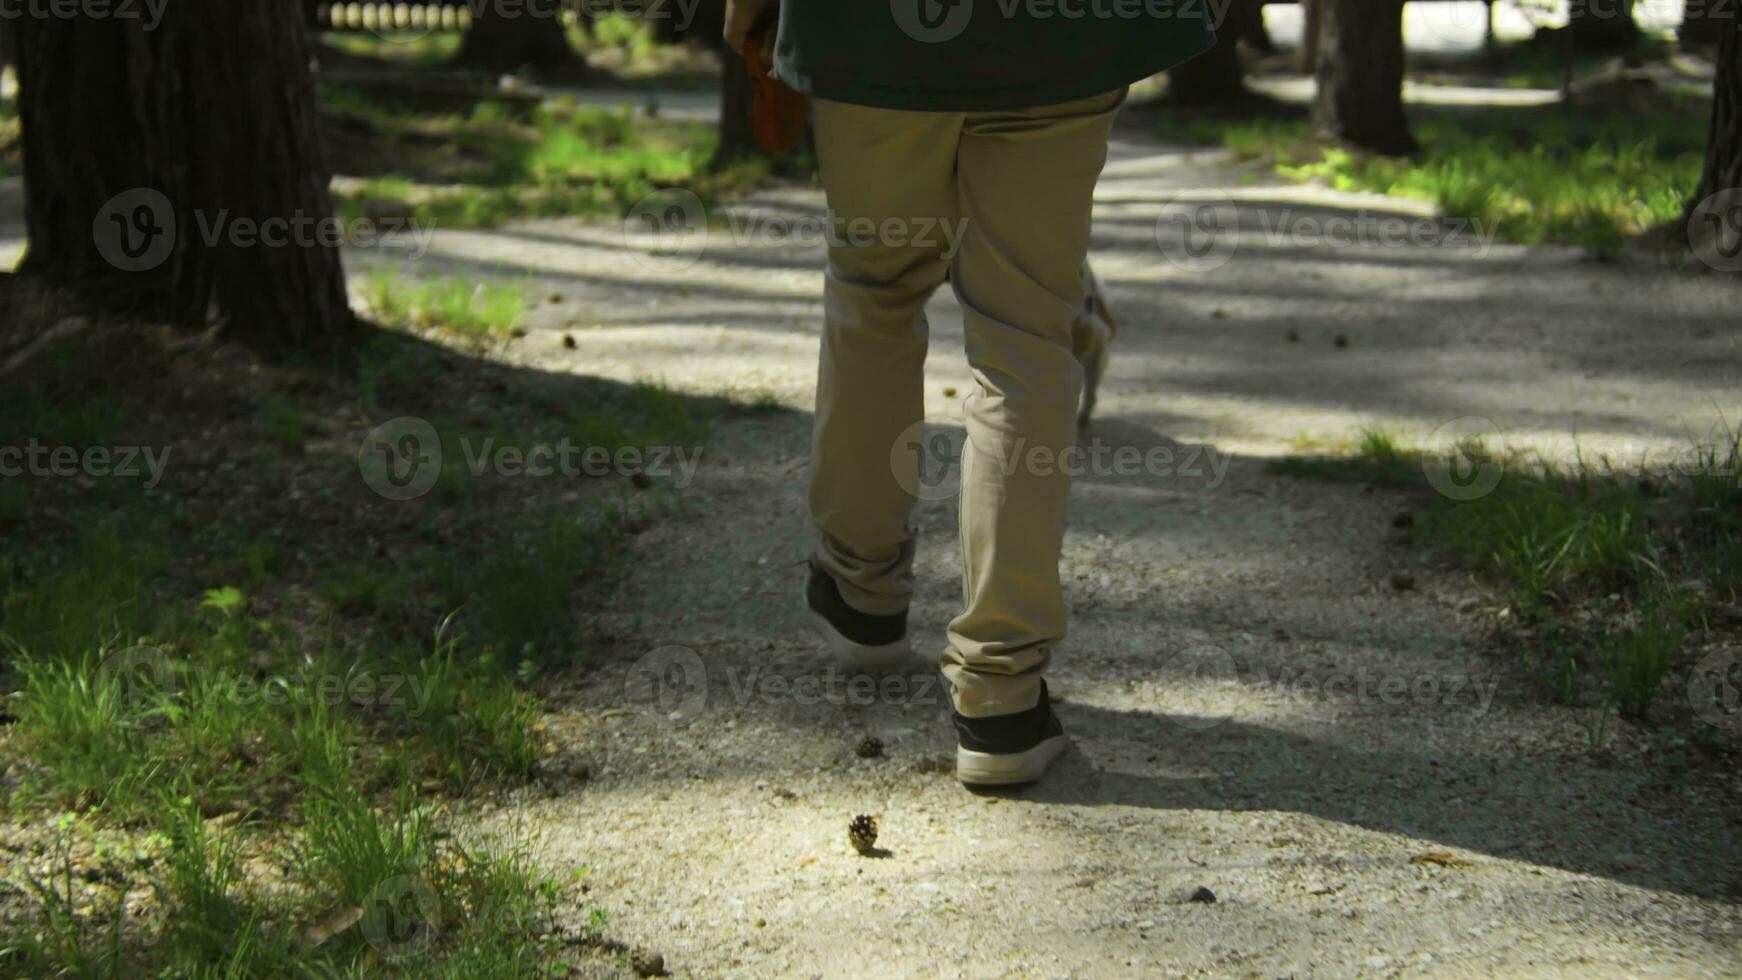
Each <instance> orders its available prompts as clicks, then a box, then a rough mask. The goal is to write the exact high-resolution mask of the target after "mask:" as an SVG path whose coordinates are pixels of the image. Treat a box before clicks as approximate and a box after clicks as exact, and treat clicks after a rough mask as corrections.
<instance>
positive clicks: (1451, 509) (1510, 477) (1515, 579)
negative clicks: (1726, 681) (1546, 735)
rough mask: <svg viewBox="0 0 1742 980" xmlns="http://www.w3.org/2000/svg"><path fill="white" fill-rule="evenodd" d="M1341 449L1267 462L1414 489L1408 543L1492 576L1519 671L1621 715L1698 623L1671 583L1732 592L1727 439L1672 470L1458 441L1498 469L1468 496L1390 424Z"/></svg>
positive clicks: (1651, 694) (1637, 705)
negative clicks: (1444, 485) (1452, 491)
mask: <svg viewBox="0 0 1742 980" xmlns="http://www.w3.org/2000/svg"><path fill="white" fill-rule="evenodd" d="M1336 448H1338V449H1339V450H1340V451H1337V452H1333V453H1330V454H1319V455H1313V456H1293V457H1288V458H1285V459H1282V460H1278V461H1277V462H1275V463H1273V464H1272V465H1271V470H1272V472H1276V473H1280V474H1285V475H1290V476H1296V477H1302V478H1311V479H1321V480H1332V481H1338V482H1357V483H1365V484H1370V485H1377V486H1385V487H1390V488H1393V489H1396V490H1399V491H1402V492H1405V493H1410V494H1413V495H1415V496H1416V497H1417V499H1418V501H1419V504H1420V506H1419V509H1418V510H1417V511H1416V512H1415V513H1414V514H1413V515H1412V521H1411V523H1410V535H1411V538H1412V539H1413V541H1414V542H1415V543H1416V544H1418V545H1419V546H1421V547H1423V548H1425V549H1427V550H1428V551H1430V552H1435V553H1440V554H1444V555H1447V556H1449V557H1452V558H1454V559H1456V560H1457V561H1459V562H1460V563H1461V564H1463V565H1465V566H1467V567H1470V568H1472V569H1475V570H1477V571H1479V572H1480V573H1482V574H1483V575H1484V576H1485V577H1487V578H1488V579H1489V580H1490V581H1492V582H1494V583H1495V585H1496V586H1497V587H1498V588H1499V590H1500V594H1501V597H1502V599H1503V600H1504V607H1503V608H1504V613H1505V618H1504V620H1503V621H1504V622H1507V623H1510V624H1512V625H1513V628H1514V630H1515V635H1516V637H1517V639H1518V646H1519V648H1520V650H1521V653H1522V657H1523V666H1524V668H1525V670H1526V672H1527V673H1529V674H1530V675H1532V676H1534V677H1535V678H1536V679H1537V680H1538V681H1539V682H1540V684H1541V686H1542V688H1543V690H1544V691H1545V692H1547V693H1548V694H1549V695H1550V696H1551V697H1553V698H1554V699H1556V700H1559V701H1569V702H1570V701H1577V700H1579V699H1580V698H1581V697H1582V696H1583V695H1584V694H1585V693H1586V692H1590V693H1592V694H1594V696H1596V697H1598V698H1600V699H1601V701H1602V703H1603V704H1604V705H1605V706H1607V707H1608V708H1612V709H1614V710H1616V711H1618V712H1619V713H1620V714H1621V715H1622V716H1623V717H1631V718H1641V717H1645V716H1646V714H1647V712H1648V709H1649V708H1650V706H1651V705H1652V704H1653V702H1654V699H1655V697H1656V695H1657V693H1658V691H1659V689H1660V688H1661V686H1662V683H1663V681H1664V679H1665V678H1666V677H1668V676H1669V674H1670V673H1671V671H1672V670H1673V668H1674V666H1675V663H1676V659H1677V657H1678V656H1679V655H1680V654H1681V652H1682V650H1683V648H1684V641H1685V640H1686V638H1687V636H1688V633H1689V632H1690V630H1692V629H1694V628H1695V627H1696V625H1697V624H1699V623H1701V622H1703V606H1702V605H1701V599H1700V598H1699V596H1697V595H1695V594H1693V593H1690V592H1689V591H1688V590H1687V589H1686V588H1684V587H1683V585H1682V584H1680V583H1682V582H1684V581H1685V580H1686V578H1687V577H1688V576H1694V577H1703V579H1704V581H1705V582H1706V583H1707V585H1708V586H1710V587H1711V589H1712V591H1713V592H1714V593H1715V594H1716V595H1718V596H1720V597H1721V596H1724V595H1730V596H1734V595H1736V594H1737V580H1736V579H1735V577H1734V574H1735V565H1734V563H1735V562H1736V551H1737V549H1736V541H1737V540H1738V539H1739V538H1742V484H1739V479H1738V474H1739V473H1742V469H1739V467H1742V453H1739V451H1738V447H1737V444H1736V440H1735V438H1734V437H1731V438H1730V439H1728V440H1726V442H1725V443H1724V444H1722V445H1720V446H1718V447H1717V448H1712V447H1706V448H1703V449H1702V450H1701V451H1700V452H1699V453H1698V454H1697V456H1696V457H1695V459H1696V465H1695V466H1693V467H1692V468H1690V469H1689V470H1688V471H1687V472H1682V473H1671V474H1662V473H1649V472H1640V473H1622V472H1617V471H1616V470H1614V469H1613V468H1610V467H1609V466H1608V465H1607V464H1603V465H1597V464H1595V463H1590V462H1586V461H1582V460H1581V461H1580V462H1579V463H1578V464H1577V465H1575V466H1574V467H1571V468H1563V467H1557V466H1553V465H1549V464H1547V463H1546V462H1545V461H1543V460H1541V459H1540V458H1537V457H1534V456H1531V455H1529V454H1522V453H1511V454H1502V453H1499V452H1497V451H1495V450H1492V449H1491V448H1490V447H1486V446H1483V445H1481V444H1480V443H1476V442H1466V443H1462V444H1460V445H1459V446H1458V447H1457V450H1456V451H1457V453H1458V455H1459V457H1460V458H1461V459H1462V460H1464V461H1465V462H1475V463H1479V464H1483V465H1498V466H1500V467H1502V470H1501V474H1500V477H1499V480H1498V482H1497V483H1495V484H1494V486H1493V489H1492V490H1491V491H1489V492H1487V493H1482V494H1478V495H1475V496H1473V497H1472V498H1471V499H1453V498H1451V497H1448V496H1446V495H1443V494H1440V493H1437V492H1435V491H1434V489H1433V487H1432V483H1431V482H1430V480H1429V478H1428V476H1427V470H1428V468H1429V467H1430V466H1431V467H1433V468H1435V469H1437V468H1439V467H1441V466H1444V465H1447V464H1446V463H1445V462H1441V461H1440V460H1439V459H1438V454H1437V453H1428V452H1424V451H1423V450H1421V449H1417V448H1406V447H1404V446H1403V445H1402V444H1401V443H1400V441H1399V440H1398V439H1396V438H1395V437H1393V436H1391V435H1389V434H1387V433H1383V432H1378V431H1368V432H1364V433H1362V434H1361V436H1360V438H1359V439H1358V440H1357V441H1355V442H1353V443H1351V444H1348V445H1344V446H1341V447H1336Z"/></svg>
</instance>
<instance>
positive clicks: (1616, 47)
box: [1567, 0, 1639, 51]
mask: <svg viewBox="0 0 1742 980" xmlns="http://www.w3.org/2000/svg"><path fill="white" fill-rule="evenodd" d="M1567 26H1568V28H1569V29H1571V31H1572V36H1573V47H1575V48H1577V49H1579V50H1580V51H1623V50H1626V49H1628V48H1631V47H1633V45H1634V44H1635V43H1637V42H1638V41H1639V24H1638V23H1637V22H1636V21H1634V19H1633V0H1572V5H1571V6H1570V7H1569V8H1568V20H1567Z"/></svg>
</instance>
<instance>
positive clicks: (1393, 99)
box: [1313, 0, 1417, 154]
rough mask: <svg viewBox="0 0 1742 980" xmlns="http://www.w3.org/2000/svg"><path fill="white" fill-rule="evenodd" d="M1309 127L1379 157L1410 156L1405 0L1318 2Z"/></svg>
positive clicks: (1328, 0)
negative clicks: (1317, 41) (1314, 80)
mask: <svg viewBox="0 0 1742 980" xmlns="http://www.w3.org/2000/svg"><path fill="white" fill-rule="evenodd" d="M1321 2H1322V3H1323V7H1324V10H1323V13H1322V16H1323V18H1324V22H1323V25H1322V31H1323V35H1322V39H1321V41H1320V44H1321V47H1320V51H1319V70H1318V95H1317V98H1316V99H1315V101H1314V103H1313V126H1314V128H1316V129H1317V130H1319V131H1320V132H1322V133H1324V134H1326V135H1328V136H1331V137H1333V138H1335V139H1337V140H1339V141H1341V142H1344V143H1347V144H1349V145H1351V146H1355V147H1359V148H1361V149H1366V150H1372V151H1375V152H1378V153H1393V154H1402V153H1412V152H1414V151H1415V149H1416V146H1417V144H1416V142H1415V137H1414V136H1412V135H1410V132H1409V119H1408V117H1407V116H1405V115H1404V111H1403V68H1404V61H1403V0H1321Z"/></svg>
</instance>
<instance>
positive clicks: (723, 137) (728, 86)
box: [708, 45, 763, 171]
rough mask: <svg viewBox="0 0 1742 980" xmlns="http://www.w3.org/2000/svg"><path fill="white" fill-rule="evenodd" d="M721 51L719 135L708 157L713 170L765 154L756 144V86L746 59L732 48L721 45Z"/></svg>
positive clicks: (710, 168)
mask: <svg viewBox="0 0 1742 980" xmlns="http://www.w3.org/2000/svg"><path fill="white" fill-rule="evenodd" d="M719 51H720V138H719V142H718V143H717V144H715V146H714V155H713V157H712V158H711V159H709V160H708V169H709V170H711V171H719V170H723V169H725V168H726V167H729V166H731V165H732V164H734V163H737V162H738V161H740V160H745V159H749V158H752V157H759V156H762V155H763V153H762V150H761V148H760V147H758V146H757V145H756V132H755V129H754V128H753V127H752V126H751V122H750V107H751V104H752V102H753V101H754V97H755V89H754V87H753V86H751V84H750V76H749V75H748V74H746V73H745V70H744V59H743V58H740V57H738V53H737V52H736V51H733V50H732V49H731V48H728V47H726V46H725V45H721V46H720V48H719Z"/></svg>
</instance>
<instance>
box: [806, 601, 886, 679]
mask: <svg viewBox="0 0 1742 980" xmlns="http://www.w3.org/2000/svg"><path fill="white" fill-rule="evenodd" d="M803 601H804V604H805V612H807V613H809V614H810V619H811V627H812V628H813V629H815V630H816V631H817V635H818V636H820V637H822V638H823V643H824V644H825V645H827V646H828V648H829V653H830V654H832V655H833V656H834V658H835V659H836V660H837V661H839V662H840V663H842V664H843V665H845V666H846V668H847V669H848V670H878V669H880V668H887V667H893V666H895V665H896V664H899V663H901V662H902V661H904V660H906V659H907V658H909V657H911V656H913V644H912V643H911V642H910V641H909V640H908V638H907V637H905V636H904V637H902V638H901V639H899V640H896V641H895V642H894V643H885V644H883V645H882V646H874V647H871V646H866V645H865V644H863V643H854V642H853V641H852V640H849V639H847V638H846V637H845V636H842V635H841V633H840V631H839V630H836V629H835V627H834V625H833V624H832V623H830V622H829V621H828V620H827V619H825V618H823V615H822V614H821V613H819V612H817V611H816V610H815V609H812V608H811V607H810V599H809V597H808V596H806V597H804V600H803Z"/></svg>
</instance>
